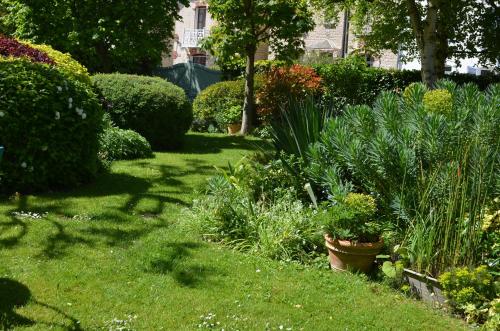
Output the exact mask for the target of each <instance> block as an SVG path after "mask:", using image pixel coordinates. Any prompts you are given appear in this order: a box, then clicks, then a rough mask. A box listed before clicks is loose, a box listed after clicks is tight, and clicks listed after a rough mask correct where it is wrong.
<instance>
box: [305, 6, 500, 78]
mask: <svg viewBox="0 0 500 331" xmlns="http://www.w3.org/2000/svg"><path fill="white" fill-rule="evenodd" d="M312 1H313V3H314V4H315V5H316V7H318V8H322V9H324V10H325V12H326V15H327V16H329V17H331V18H334V17H337V15H338V14H339V12H340V11H342V10H346V11H348V12H350V13H351V17H350V20H351V22H352V23H353V26H354V29H355V33H356V34H357V35H358V36H360V38H361V39H362V41H363V44H364V47H367V48H369V49H374V50H377V51H380V50H382V49H391V50H392V51H394V52H397V51H398V50H403V51H405V53H406V54H407V57H408V58H414V57H419V58H420V62H421V65H422V80H423V81H424V82H425V83H426V84H427V85H428V86H433V85H434V83H435V82H436V80H437V79H439V78H441V77H443V75H444V71H445V69H444V68H445V63H446V60H447V59H450V58H452V57H453V58H455V59H457V60H459V59H461V58H464V57H471V56H472V57H474V56H477V57H479V58H480V59H481V60H482V61H483V62H492V63H496V62H497V61H498V60H499V59H500V50H499V46H498V40H499V38H500V36H499V28H500V13H499V6H498V0H422V1H420V0H312Z"/></svg>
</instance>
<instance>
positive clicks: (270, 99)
mask: <svg viewBox="0 0 500 331" xmlns="http://www.w3.org/2000/svg"><path fill="white" fill-rule="evenodd" d="M320 89H321V78H320V77H319V76H318V75H317V74H316V71H315V70H314V69H313V68H311V67H305V66H301V65H299V64H294V65H292V66H291V67H273V68H272V69H271V70H270V71H269V72H268V73H267V75H266V79H265V81H264V85H263V86H262V88H261V90H260V92H259V93H258V94H257V103H258V105H259V107H258V112H259V115H260V116H261V117H267V116H272V115H277V114H279V112H280V110H281V108H282V107H283V106H284V105H287V104H288V102H289V101H290V99H295V100H300V99H303V98H305V97H306V96H308V95H315V94H317V93H319V92H320Z"/></svg>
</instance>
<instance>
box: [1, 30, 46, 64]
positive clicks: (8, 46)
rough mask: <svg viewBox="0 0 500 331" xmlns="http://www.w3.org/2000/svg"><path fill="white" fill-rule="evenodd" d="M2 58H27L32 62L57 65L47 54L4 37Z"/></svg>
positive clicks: (2, 39) (2, 38) (2, 37)
mask: <svg viewBox="0 0 500 331" xmlns="http://www.w3.org/2000/svg"><path fill="white" fill-rule="evenodd" d="M0 56H6V57H7V56H13V57H27V58H29V59H30V60H31V61H32V62H40V63H47V64H55V62H54V61H53V60H52V59H51V58H50V57H49V56H48V55H47V54H46V53H44V52H42V51H39V50H37V49H34V48H31V47H30V46H27V45H24V44H21V43H20V42H19V41H17V40H15V39H12V38H8V37H5V36H2V35H0Z"/></svg>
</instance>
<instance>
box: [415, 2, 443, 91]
mask: <svg viewBox="0 0 500 331" xmlns="http://www.w3.org/2000/svg"><path fill="white" fill-rule="evenodd" d="M407 5H408V13H409V16H410V22H411V25H412V28H413V32H414V34H415V38H416V42H417V47H418V49H419V52H420V63H421V73H422V81H423V82H424V83H425V84H426V85H427V86H428V87H429V88H434V86H435V84H436V81H437V80H438V79H439V78H442V77H443V76H444V67H445V63H446V59H447V57H448V38H447V36H446V33H445V32H444V31H442V30H443V27H442V26H441V24H439V23H440V22H439V15H443V13H440V12H439V2H438V1H436V0H429V1H428V5H427V13H426V18H425V21H423V20H422V17H421V14H420V12H419V10H418V6H417V4H416V2H415V0H407Z"/></svg>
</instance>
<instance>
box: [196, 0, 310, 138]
mask: <svg viewBox="0 0 500 331" xmlns="http://www.w3.org/2000/svg"><path fill="white" fill-rule="evenodd" d="M208 10H209V12H210V14H211V15H212V17H213V18H214V19H215V20H216V21H217V25H216V26H215V27H214V28H212V31H211V34H210V36H209V37H208V38H206V39H205V40H204V42H203V47H204V48H205V49H207V50H208V51H210V52H211V53H212V54H214V55H215V56H216V57H217V58H218V61H219V62H221V63H223V62H225V61H233V60H234V58H235V54H236V57H244V58H245V59H246V69H245V102H244V107H243V122H242V126H241V133H242V134H246V133H248V132H249V131H250V129H251V126H252V124H253V122H254V120H255V117H256V111H255V100H254V75H255V52H256V51H257V47H258V46H259V45H260V44H262V43H268V44H269V47H270V48H271V50H272V51H273V52H274V53H275V54H276V56H277V57H278V58H285V59H286V58H294V57H296V56H297V55H298V54H299V53H300V50H301V49H302V47H303V44H304V41H303V38H302V37H303V35H304V34H305V33H307V32H308V31H310V30H312V29H313V27H314V21H313V18H312V14H311V12H310V11H309V9H308V3H307V1H305V0H274V1H269V0H209V1H208Z"/></svg>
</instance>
